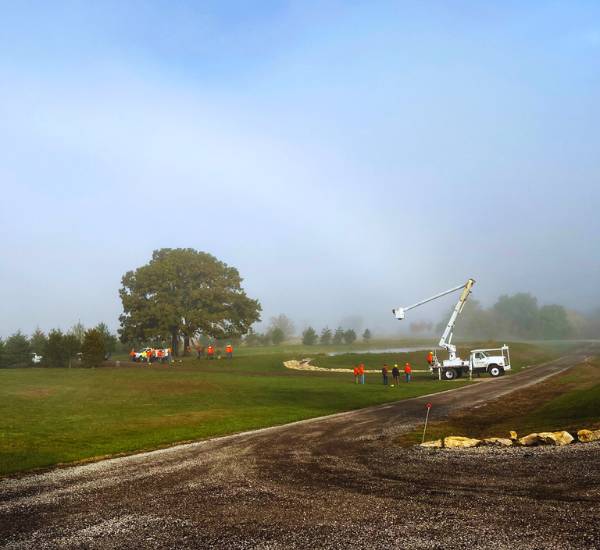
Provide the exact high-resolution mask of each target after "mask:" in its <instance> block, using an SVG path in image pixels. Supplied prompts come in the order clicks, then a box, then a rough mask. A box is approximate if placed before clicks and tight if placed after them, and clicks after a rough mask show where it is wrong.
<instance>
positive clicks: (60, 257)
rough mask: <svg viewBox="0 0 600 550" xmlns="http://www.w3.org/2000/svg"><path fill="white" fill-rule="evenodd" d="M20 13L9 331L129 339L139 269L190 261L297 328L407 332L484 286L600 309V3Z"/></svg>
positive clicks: (6, 38) (11, 45)
mask: <svg viewBox="0 0 600 550" xmlns="http://www.w3.org/2000/svg"><path fill="white" fill-rule="evenodd" d="M0 14H1V17H0V74H1V83H2V85H1V86H0V121H1V124H0V186H1V189H2V205H1V206H0V208H1V211H0V230H1V232H2V235H3V237H4V238H3V245H4V246H3V254H2V256H1V258H0V278H1V279H2V281H3V283H4V284H3V285H2V288H1V290H0V293H1V294H0V299H1V301H2V304H3V314H2V316H1V318H0V334H3V335H6V334H9V333H11V332H12V331H14V330H16V329H18V328H21V329H23V330H25V331H27V332H29V331H31V330H33V329H34V328H35V327H36V326H38V325H39V326H40V327H42V328H43V329H46V330H47V329H49V328H51V327H54V326H61V327H63V328H67V327H69V326H71V325H72V324H73V323H74V322H76V321H77V320H78V319H81V320H82V321H83V322H84V323H85V324H95V323H96V322H98V321H101V320H103V321H106V322H107V323H109V324H110V325H111V326H113V327H114V328H116V326H117V318H118V315H119V313H120V303H119V299H118V288H119V286H120V277H121V276H122V274H123V273H124V272H125V271H127V270H129V269H133V268H135V267H137V266H139V265H142V264H143V263H145V262H146V261H148V259H149V257H150V255H151V252H152V250H154V249H156V248H161V247H180V246H181V247H194V248H197V249H200V250H205V251H208V252H211V253H213V254H215V255H216V256H217V257H219V258H220V259H222V260H224V261H226V262H228V263H230V264H232V265H235V266H236V267H238V268H239V269H240V272H241V274H242V276H243V277H244V278H245V287H246V289H247V291H248V293H249V294H250V295H252V296H253V297H257V298H259V299H260V300H261V302H262V303H263V307H264V317H265V318H267V319H268V317H269V316H271V315H276V314H278V313H281V312H283V313H286V314H288V315H289V316H290V317H292V318H293V319H294V320H295V321H296V323H297V324H298V325H299V326H302V325H304V324H306V323H313V324H314V325H316V326H317V327H321V326H323V325H324V324H329V325H330V326H335V325H337V323H338V322H340V320H342V319H344V318H345V317H347V316H349V315H359V316H362V317H363V318H364V323H365V325H369V326H371V327H372V328H373V327H374V328H375V329H376V330H378V331H380V332H383V331H386V332H387V331H390V332H391V331H394V330H397V324H396V322H395V321H394V320H393V318H391V314H390V310H391V308H392V307H395V306H397V305H399V304H401V303H405V302H413V301H414V300H416V299H419V298H421V297H423V296H427V295H430V294H432V293H434V292H437V291H439V290H443V289H444V288H448V287H451V286H454V285H455V284H458V283H460V282H461V281H463V280H466V278H467V277H470V276H473V277H475V278H476V279H477V286H476V287H475V293H476V294H475V295H476V297H477V298H479V299H480V300H482V301H483V302H484V303H487V304H489V303H491V302H493V300H494V299H495V298H496V297H497V296H498V295H499V294H502V293H506V292H515V291H531V292H533V293H534V294H535V295H537V296H538V298H539V299H540V302H541V303H553V302H559V303H563V304H565V305H567V306H568V307H572V308H578V309H581V310H587V309H591V308H592V307H595V306H597V305H599V304H600V296H599V295H598V280H600V247H599V246H598V240H599V239H598V236H599V235H600V221H599V217H598V211H599V207H600V182H599V174H600V170H599V168H600V155H599V154H598V151H599V150H600V137H599V132H598V128H599V127H600V113H599V110H598V104H600V93H599V92H600V18H599V16H600V5H599V4H596V3H594V2H467V1H456V2H435V1H432V2H203V3H193V2H114V3H113V2H95V3H92V2H62V3H61V2H54V3H48V2H18V3H16V2H0ZM451 301H452V299H450V302H445V303H441V304H439V306H437V307H436V306H431V308H429V309H427V310H425V311H423V312H421V313H420V315H422V316H423V318H431V319H433V320H437V317H438V315H439V311H440V308H441V310H444V309H445V308H447V307H448V304H449V303H451Z"/></svg>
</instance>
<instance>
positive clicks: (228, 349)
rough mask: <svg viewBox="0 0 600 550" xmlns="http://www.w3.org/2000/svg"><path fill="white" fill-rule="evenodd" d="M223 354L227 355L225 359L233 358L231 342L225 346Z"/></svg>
mask: <svg viewBox="0 0 600 550" xmlns="http://www.w3.org/2000/svg"><path fill="white" fill-rule="evenodd" d="M225 354H226V355H227V359H232V358H233V346H232V345H231V344H227V346H225Z"/></svg>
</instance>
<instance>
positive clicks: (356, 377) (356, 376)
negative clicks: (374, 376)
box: [354, 367, 359, 384]
mask: <svg viewBox="0 0 600 550" xmlns="http://www.w3.org/2000/svg"><path fill="white" fill-rule="evenodd" d="M358 372H359V371H358V367H354V383H355V384H358Z"/></svg>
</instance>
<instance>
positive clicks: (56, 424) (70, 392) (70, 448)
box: [0, 344, 557, 474]
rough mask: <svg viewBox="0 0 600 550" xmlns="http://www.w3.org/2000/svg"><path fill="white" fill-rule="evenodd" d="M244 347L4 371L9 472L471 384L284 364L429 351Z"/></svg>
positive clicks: (537, 358) (0, 470)
mask: <svg viewBox="0 0 600 550" xmlns="http://www.w3.org/2000/svg"><path fill="white" fill-rule="evenodd" d="M259 349H262V350H263V351H264V348H259ZM244 351H245V352H246V353H245V354H244V353H239V354H237V355H236V357H235V358H234V359H233V360H226V359H221V360H218V361H217V360H215V361H207V360H197V359H192V358H188V359H185V360H184V362H183V363H178V364H177V366H176V367H174V368H168V367H166V366H161V365H153V366H151V367H148V366H141V365H138V366H135V367H132V366H121V367H103V368H98V369H91V370H88V369H75V368H74V369H43V368H31V369H14V370H9V369H6V370H0V474H8V473H13V472H18V471H24V470H29V469H33V468H40V467H45V466H51V465H55V464H59V463H65V462H73V461H79V460H85V459H93V458H96V457H102V456H107V455H113V454H118V453H129V452H134V451H138V450H143V449H152V448H157V447H161V446H165V445H169V444H172V443H174V442H180V441H186V440H195V439H202V438H207V437H212V436H218V435H223V434H229V433H235V432H240V431H244V430H248V429H252V428H259V427H264V426H272V425H277V424H283V423H286V422H291V421H295V420H300V419H304V418H310V417H316V416H321V415H326V414H331V413H335V412H339V411H344V410H351V409H356V408H361V407H366V406H369V405H375V404H379V403H385V402H389V401H395V400H399V399H406V398H409V397H415V396H419V395H424V394H427V393H432V392H436V391H442V390H445V389H448V388H451V387H457V386H458V385H460V384H464V383H467V382H463V381H458V382H439V381H437V380H432V379H431V377H430V375H429V374H416V375H415V377H414V381H413V382H411V383H410V384H405V383H402V384H401V385H400V386H399V387H395V388H390V387H384V386H383V385H382V384H381V380H380V377H379V376H378V375H374V374H373V375H367V383H366V384H365V386H356V385H355V384H354V383H353V376H352V374H351V373H350V372H349V373H348V375H346V374H343V373H340V374H338V373H315V372H310V373H309V372H299V371H291V370H288V369H285V368H284V367H283V365H282V362H283V361H284V360H285V359H291V358H300V357H305V356H307V355H310V356H311V357H315V360H314V363H315V364H317V365H319V366H324V367H334V366H335V367H339V366H347V367H348V368H349V369H351V368H352V366H353V365H354V364H356V363H358V362H359V361H364V362H365V364H366V365H367V367H368V368H380V367H381V365H382V364H383V363H384V362H388V363H390V364H391V363H393V362H398V363H404V361H406V360H410V361H411V362H413V365H414V367H415V368H425V362H424V353H423V352H418V353H416V354H395V355H388V354H383V355H373V354H350V355H342V356H335V357H329V356H326V355H314V354H307V353H305V351H306V350H305V349H303V348H302V347H300V346H298V347H296V348H292V349H289V350H286V351H285V352H282V351H281V350H277V351H275V350H272V349H270V350H269V352H268V353H262V354H259V353H258V350H256V351H254V350H244ZM309 351H316V350H315V349H310V350H309ZM514 354H515V355H514V357H515V360H514V362H515V363H516V361H520V362H521V363H522V362H525V361H526V362H527V363H528V364H531V363H536V362H542V361H544V360H547V359H549V358H551V357H552V356H556V355H557V351H556V350H554V349H550V348H546V347H540V346H532V345H526V344H517V345H515V350H514ZM417 361H418V362H420V364H418V363H417Z"/></svg>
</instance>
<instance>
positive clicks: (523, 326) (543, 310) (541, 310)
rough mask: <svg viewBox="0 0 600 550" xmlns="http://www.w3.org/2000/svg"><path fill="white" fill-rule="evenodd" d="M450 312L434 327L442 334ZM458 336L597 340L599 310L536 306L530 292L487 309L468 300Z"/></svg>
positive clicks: (536, 303) (459, 322) (599, 331)
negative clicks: (579, 311) (588, 313)
mask: <svg viewBox="0 0 600 550" xmlns="http://www.w3.org/2000/svg"><path fill="white" fill-rule="evenodd" d="M450 315H451V311H448V313H447V315H446V316H445V317H444V318H443V320H442V321H440V322H439V323H438V325H437V326H436V332H440V333H441V332H442V331H443V330H444V327H445V326H446V323H447V322H448V319H449V318H450ZM456 334H457V336H460V337H463V338H475V339H489V340H492V339H498V338H516V339H523V340H536V339H542V340H562V339H567V338H600V309H598V310H596V311H595V312H593V313H592V314H590V315H587V316H586V315H582V314H580V313H578V312H575V311H569V310H567V309H565V308H564V307H563V306H561V305H558V304H550V305H544V306H541V307H540V306H539V305H538V301H537V298H535V296H532V295H531V294H529V293H523V292H521V293H518V294H513V295H511V296H509V295H503V296H500V298H498V301H497V302H496V303H495V304H494V305H493V306H491V307H489V308H484V307H482V306H481V304H480V303H479V302H478V301H477V300H469V301H468V302H467V304H466V305H465V308H464V310H463V312H462V314H461V316H460V317H459V320H458V322H457V325H456Z"/></svg>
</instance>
